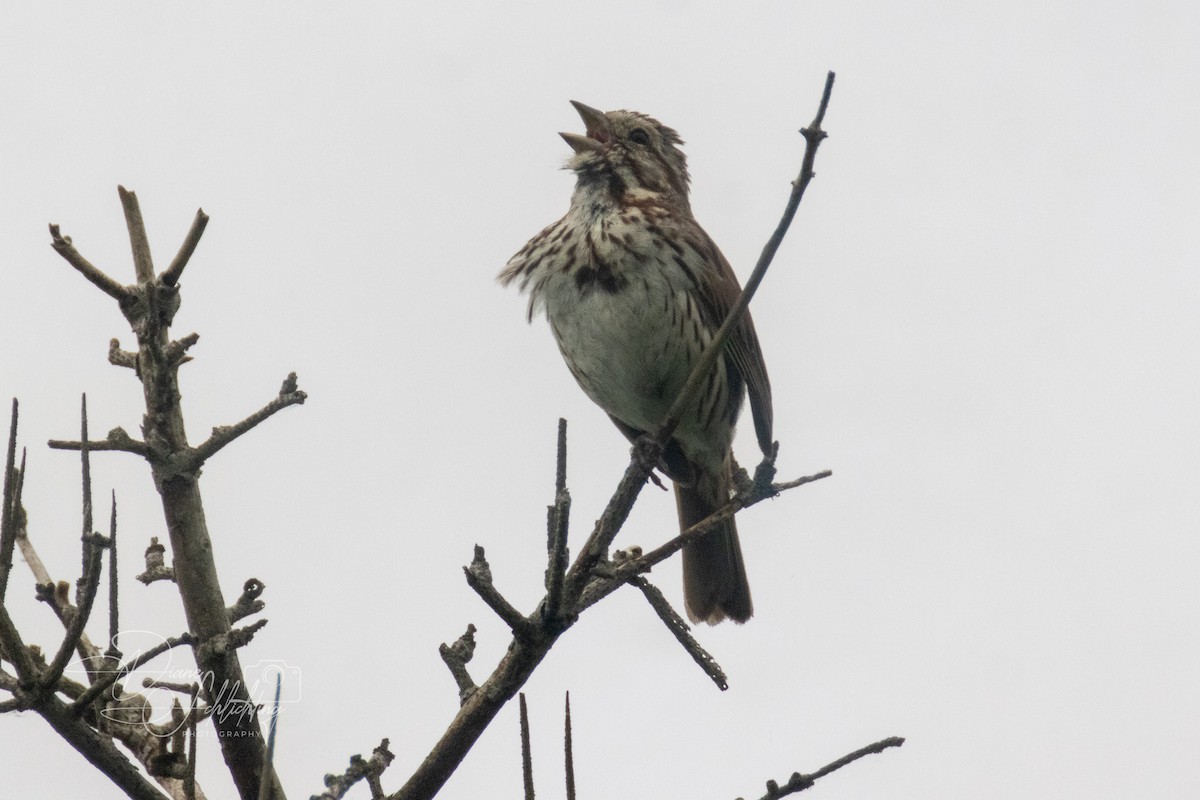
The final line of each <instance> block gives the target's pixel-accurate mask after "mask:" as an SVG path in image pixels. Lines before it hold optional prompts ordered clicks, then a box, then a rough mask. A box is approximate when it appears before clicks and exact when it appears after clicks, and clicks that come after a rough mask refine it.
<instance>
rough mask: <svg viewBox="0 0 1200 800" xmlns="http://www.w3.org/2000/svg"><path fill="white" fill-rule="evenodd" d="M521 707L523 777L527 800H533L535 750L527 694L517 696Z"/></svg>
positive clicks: (522, 693)
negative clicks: (530, 730)
mask: <svg viewBox="0 0 1200 800" xmlns="http://www.w3.org/2000/svg"><path fill="white" fill-rule="evenodd" d="M517 699H518V700H519V701H520V703H519V704H520V707H521V714H520V717H521V777H522V778H523V783H524V785H525V800H533V748H532V747H531V746H530V744H529V710H528V709H526V708H525V693H524V692H521V693H520V694H518V695H517Z"/></svg>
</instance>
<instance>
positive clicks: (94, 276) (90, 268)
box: [50, 224, 130, 304]
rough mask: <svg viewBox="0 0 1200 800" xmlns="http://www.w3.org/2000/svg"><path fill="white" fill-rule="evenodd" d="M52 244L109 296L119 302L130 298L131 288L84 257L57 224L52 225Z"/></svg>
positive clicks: (69, 262)
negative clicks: (127, 287)
mask: <svg viewBox="0 0 1200 800" xmlns="http://www.w3.org/2000/svg"><path fill="white" fill-rule="evenodd" d="M50 239H51V241H50V246H51V247H53V248H54V252H56V253H58V254H59V255H60V256H62V257H63V259H65V260H66V262H67V263H68V264H70V265H71V266H72V267H74V268H75V269H77V270H79V272H80V274H82V275H83V277H85V278H87V279H88V280H89V281H91V282H92V283H93V284H94V285H95V286H96V288H98V289H99V290H100V291H102V292H104V293H105V294H106V295H108V296H109V297H111V298H113V299H114V300H116V301H117V302H118V303H122V304H124V303H126V302H128V300H129V296H130V295H129V290H128V289H126V288H125V287H124V286H122V285H121V284H120V283H118V282H117V281H115V280H113V279H112V278H110V277H108V276H107V275H105V274H104V272H102V271H101V270H100V269H99V268H97V267H96V266H94V265H93V264H92V262H90V261H88V260H87V259H86V258H84V257H83V256H82V255H81V254H80V253H79V251H78V250H76V249H75V245H73V244H71V237H70V236H63V235H62V234H61V233H59V230H58V226H57V225H53V224H52V225H51V226H50Z"/></svg>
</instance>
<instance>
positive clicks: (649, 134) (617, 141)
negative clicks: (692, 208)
mask: <svg viewBox="0 0 1200 800" xmlns="http://www.w3.org/2000/svg"><path fill="white" fill-rule="evenodd" d="M571 105H573V106H575V110H576V111H578V112H579V116H580V117H582V118H583V124H584V126H585V129H586V132H585V133H583V134H578V133H560V134H559V136H561V137H563V139H565V140H566V142H567V144H568V145H570V146H571V149H572V150H574V151H575V155H573V156H571V158H570V159H569V160H568V161H567V164H566V166H567V168H568V169H571V170H574V171H575V173H576V175H578V176H579V182H580V184H584V183H590V182H593V181H594V182H597V183H603V184H606V185H607V186H608V188H609V189H610V190H611V191H612V192H613V193H614V194H616V195H618V196H620V195H627V194H632V195H634V196H636V195H637V194H642V193H646V192H650V193H654V194H657V195H662V196H665V197H667V198H670V199H672V200H674V201H675V202H677V203H680V204H681V205H682V206H683V207H684V208H686V207H687V206H688V199H687V197H688V180H689V179H688V171H687V157H686V156H685V155H684V154H683V151H682V150H680V149H679V146H680V145H682V144H683V140H682V139H680V138H679V134H678V133H676V132H675V131H674V130H672V129H671V128H668V127H667V126H666V125H663V124H662V123H661V122H659V121H658V120H656V119H654V118H653V117H648V116H646V115H645V114H639V113H638V112H636V111H607V112H605V111H598V110H597V109H594V108H592V107H591V106H585V105H584V104H583V103H579V102H576V101H575V100H572V101H571Z"/></svg>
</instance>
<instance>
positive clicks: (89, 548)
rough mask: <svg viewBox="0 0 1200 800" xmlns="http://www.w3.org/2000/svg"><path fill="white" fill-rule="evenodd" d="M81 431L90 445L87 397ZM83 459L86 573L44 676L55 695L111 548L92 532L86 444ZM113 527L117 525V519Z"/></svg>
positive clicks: (81, 435) (80, 413) (88, 615)
mask: <svg viewBox="0 0 1200 800" xmlns="http://www.w3.org/2000/svg"><path fill="white" fill-rule="evenodd" d="M79 427H80V432H79V440H80V441H81V442H84V443H86V442H87V436H88V420H87V395H86V394H85V395H83V399H82V401H81V406H80V411H79ZM79 456H80V459H79V460H80V467H81V469H80V471H81V472H82V473H83V570H82V573H81V575H80V577H79V583H78V592H77V596H76V609H75V614H74V616H72V617H71V620H70V622H69V623H68V624H67V632H66V635H64V636H63V640H62V644H61V645H59V648H58V652H57V653H56V654H55V656H54V659H53V660H52V661H51V662H50V665H49V667H47V669H46V672H45V674H44V675H42V676H41V682H42V686H43V687H44V688H45V690H46V691H53V689H54V686H55V684H56V683H57V682H58V679H59V677H61V676H62V672H63V670H64V669H66V666H67V660H68V659H69V658H70V657H71V653H72V652H74V650H75V649H76V648H77V647H78V646H79V642H80V639H81V637H82V636H83V629H84V626H85V625H87V621H88V618H89V617H90V616H91V614H92V603H93V601H95V599H96V592H97V590H99V588H100V569H101V566H102V556H103V554H104V548H105V546H107V544H108V540H107V539H105V538H104V537H103V536H101V535H100V534H98V533H94V532H93V531H92V467H91V459H90V458H89V453H88V448H87V446H86V444H85V446H83V447H82V448H81V449H80V451H79ZM114 514H115V509H114ZM113 524H114V525H116V519H115V517H114V519H113Z"/></svg>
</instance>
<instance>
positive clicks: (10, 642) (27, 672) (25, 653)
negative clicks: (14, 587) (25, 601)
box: [0, 604, 38, 708]
mask: <svg viewBox="0 0 1200 800" xmlns="http://www.w3.org/2000/svg"><path fill="white" fill-rule="evenodd" d="M0 651H2V652H3V653H4V658H5V659H6V660H8V661H10V662H12V665H13V667H15V668H16V670H17V678H18V679H19V680H20V681H21V685H22V686H26V687H29V689H30V690H31V691H34V690H36V682H37V679H38V671H37V665H36V664H35V663H34V661H33V658H32V656H30V655H29V650H28V649H27V648H26V647H25V642H24V641H22V639H21V633H20V632H19V631H18V630H17V626H16V625H14V624H13V621H12V617H10V616H9V615H8V609H6V608H5V607H4V605H3V604H0ZM23 707H25V708H28V707H29V706H28V704H26V705H25V706H23Z"/></svg>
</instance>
